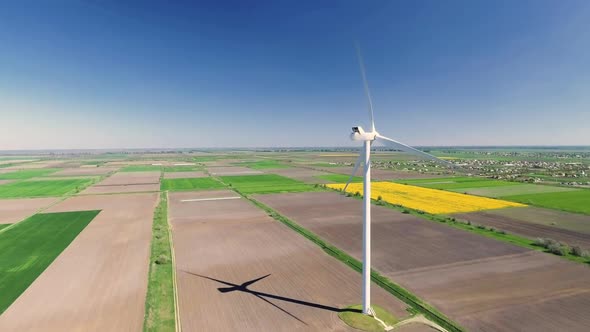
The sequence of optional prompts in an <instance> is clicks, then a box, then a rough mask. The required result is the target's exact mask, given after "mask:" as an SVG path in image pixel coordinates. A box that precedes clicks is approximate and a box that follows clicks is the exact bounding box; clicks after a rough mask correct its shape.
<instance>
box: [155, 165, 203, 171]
mask: <svg viewBox="0 0 590 332" xmlns="http://www.w3.org/2000/svg"><path fill="white" fill-rule="evenodd" d="M201 169H202V168H201V167H199V166H197V165H192V166H188V165H187V166H164V169H163V170H164V172H192V171H199V170H201Z"/></svg>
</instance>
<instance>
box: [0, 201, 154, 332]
mask: <svg viewBox="0 0 590 332" xmlns="http://www.w3.org/2000/svg"><path fill="white" fill-rule="evenodd" d="M157 201H158V194H129V195H108V196H104V195H102V196H80V197H72V198H69V199H67V200H66V201H64V202H61V203H59V204H58V205H56V206H54V207H52V208H51V209H49V210H48V212H61V211H79V210H98V209H100V210H102V211H101V212H100V213H99V214H98V216H96V218H95V219H94V220H93V221H92V222H91V223H90V224H89V225H88V226H87V227H86V228H85V229H84V230H83V231H82V232H81V233H80V234H79V235H78V237H76V239H75V240H74V241H73V242H72V243H71V244H70V245H69V246H68V247H67V248H66V249H65V250H64V251H63V252H62V253H61V255H60V256H58V257H57V258H56V260H55V261H54V262H53V263H52V264H51V265H50V266H49V267H48V268H47V270H45V271H44V272H43V273H42V274H41V275H40V276H39V277H38V278H37V280H35V282H33V284H31V286H30V287H29V288H28V289H27V290H26V291H25V292H24V293H23V294H22V295H21V296H20V297H19V298H18V299H17V300H16V301H15V302H14V303H13V304H12V305H11V306H10V307H9V308H8V309H7V310H6V311H5V312H4V313H3V314H2V316H0V331H19V332H20V331H140V330H141V329H142V326H143V317H144V310H145V307H144V305H145V295H146V290H147V275H148V268H149V250H150V240H151V226H152V217H153V210H154V208H155V206H156V204H157Z"/></svg>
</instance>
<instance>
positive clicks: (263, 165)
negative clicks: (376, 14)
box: [234, 160, 291, 170]
mask: <svg viewBox="0 0 590 332" xmlns="http://www.w3.org/2000/svg"><path fill="white" fill-rule="evenodd" d="M234 165H237V166H246V167H249V168H252V169H257V170H261V169H269V168H289V167H291V166H289V165H285V164H281V163H280V162H278V161H276V160H260V161H246V162H241V163H234Z"/></svg>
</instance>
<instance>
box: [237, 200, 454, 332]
mask: <svg viewBox="0 0 590 332" xmlns="http://www.w3.org/2000/svg"><path fill="white" fill-rule="evenodd" d="M232 189H233V190H234V191H235V192H237V193H238V194H240V195H242V196H243V197H244V198H245V199H247V200H248V201H250V202H251V203H252V204H254V205H255V206H257V207H258V208H260V209H262V210H264V211H265V212H267V213H268V214H269V216H270V217H272V218H273V219H275V220H276V221H278V222H281V223H283V224H284V225H286V226H287V227H289V228H291V229H293V230H294V231H296V232H297V233H299V234H300V235H302V236H303V237H305V238H307V239H308V240H310V241H312V242H313V243H314V244H316V245H318V246H319V247H320V248H322V249H323V250H324V252H326V253H327V254H329V255H330V256H332V257H334V258H336V259H338V260H339V261H341V262H342V263H344V264H346V265H348V266H349V267H350V268H352V269H353V270H355V271H357V272H359V273H360V272H361V271H362V263H361V262H360V261H359V260H357V259H356V258H354V257H352V256H350V255H349V254H347V253H346V252H344V251H343V250H341V249H339V248H338V247H336V246H334V245H332V244H330V243H329V242H327V241H325V240H323V239H322V238H321V237H320V236H318V235H317V234H315V233H313V232H311V231H309V230H308V229H306V228H305V227H303V226H301V225H299V224H297V223H295V222H294V221H292V220H290V219H289V218H287V217H285V216H283V215H281V214H280V213H278V212H276V211H275V210H273V209H272V208H270V207H269V206H267V205H265V204H263V203H261V202H259V201H257V200H256V199H254V198H251V197H249V196H248V195H245V194H243V193H241V192H240V191H238V190H236V189H235V188H232ZM371 281H373V282H374V283H376V284H377V285H378V286H379V287H381V288H383V289H384V290H386V291H387V292H389V293H390V294H392V295H393V296H395V297H396V298H398V299H400V300H401V301H403V302H405V303H406V304H408V305H409V306H410V307H411V308H412V309H413V310H416V311H419V312H421V313H422V314H423V315H424V316H425V317H426V318H428V319H430V320H432V321H433V322H434V323H436V324H439V325H440V326H442V327H443V328H445V329H446V330H448V331H452V332H464V331H465V330H464V329H463V328H462V327H460V326H459V325H458V324H457V323H456V322H454V321H452V320H451V319H450V318H448V317H447V316H445V315H444V314H443V313H442V312H440V311H438V310H437V309H435V308H434V307H433V306H432V305H430V304H428V303H426V302H425V301H423V300H422V299H420V298H418V296H416V295H414V294H413V293H411V292H410V291H409V290H407V289H405V288H404V287H402V286H400V285H399V284H397V283H395V282H393V281H391V280H390V279H389V278H387V277H385V276H383V275H381V274H380V273H379V272H377V271H376V270H374V269H371Z"/></svg>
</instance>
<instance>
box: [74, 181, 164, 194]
mask: <svg viewBox="0 0 590 332" xmlns="http://www.w3.org/2000/svg"><path fill="white" fill-rule="evenodd" d="M148 191H152V192H155V191H160V185H159V184H157V183H151V184H122V185H111V186H91V187H88V188H87V189H86V190H84V191H82V192H81V193H80V195H92V194H116V193H139V192H148Z"/></svg>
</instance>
